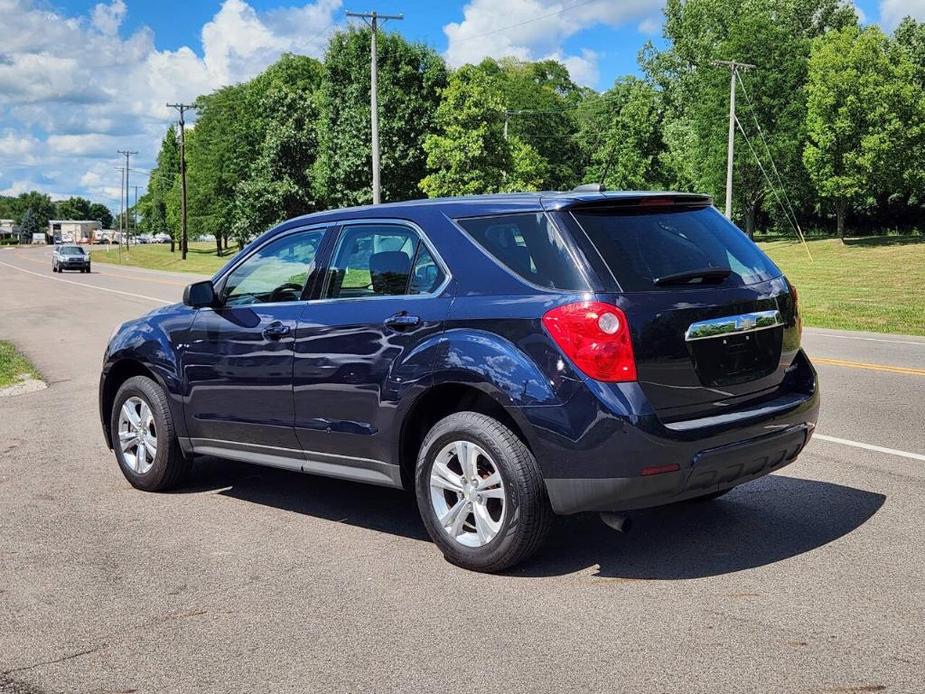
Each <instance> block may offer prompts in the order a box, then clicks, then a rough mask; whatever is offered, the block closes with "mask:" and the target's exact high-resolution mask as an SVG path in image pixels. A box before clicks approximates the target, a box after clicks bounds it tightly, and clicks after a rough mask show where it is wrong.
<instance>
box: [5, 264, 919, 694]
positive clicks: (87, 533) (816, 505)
mask: <svg viewBox="0 0 925 694" xmlns="http://www.w3.org/2000/svg"><path fill="white" fill-rule="evenodd" d="M188 281H190V276H188V275H176V274H168V273H155V272H149V271H142V270H134V269H130V268H116V267H111V266H105V265H102V264H98V265H96V266H95V267H94V273H93V274H92V275H89V276H88V275H81V274H72V275H71V274H69V275H65V276H64V277H63V278H62V277H60V276H58V275H52V274H51V272H50V259H49V258H48V255H47V251H46V250H44V249H35V250H27V251H23V250H16V251H0V337H3V338H12V339H13V340H14V341H15V342H16V343H17V344H18V345H19V346H20V347H21V348H22V349H23V350H24V351H25V352H26V353H27V354H28V355H29V356H30V357H31V358H32V359H33V361H34V362H35V363H36V365H37V366H38V368H39V369H40V370H41V371H42V373H43V374H44V375H45V376H46V378H47V379H48V380H49V382H50V387H49V388H48V389H46V390H44V391H41V392H36V393H31V394H27V395H22V396H18V397H16V398H4V399H0V693H3V694H7V693H8V692H19V691H22V692H134V691H138V692H231V691H248V692H255V691H294V692H305V691H324V692H327V691H364V690H365V691H399V690H401V691H426V692H430V691H436V690H440V691H443V692H455V691H469V690H473V689H477V690H479V691H481V692H511V691H518V690H531V691H556V692H560V691H565V690H594V691H608V692H614V691H627V692H629V691H639V692H641V691H658V692H719V691H754V692H771V691H787V692H868V691H883V690H886V691H890V692H894V691H895V692H922V691H925V644H923V636H925V634H923V625H925V588H923V586H925V566H923V565H925V540H923V528H925V504H923V501H922V499H923V496H925V494H923V493H925V458H923V456H925V424H923V422H925V339H922V338H906V337H898V336H887V335H866V334H859V333H843V332H836V331H822V330H810V329H807V330H806V334H805V343H806V345H807V349H808V350H809V352H810V355H811V356H812V357H813V358H814V359H816V362H817V364H818V369H819V372H820V375H821V378H822V384H823V385H822V387H823V393H824V413H823V416H822V420H821V422H820V427H819V433H820V435H822V436H826V437H831V439H829V440H825V439H823V438H821V437H820V436H817V437H816V439H814V440H813V442H812V443H811V444H810V446H809V447H808V448H807V450H806V452H805V453H804V454H803V456H802V457H801V458H800V460H799V461H798V462H797V463H796V464H794V465H792V466H790V467H789V468H787V469H786V470H785V471H784V472H783V473H782V474H777V475H772V476H770V477H768V478H765V479H763V480H759V481H757V482H754V483H752V484H750V485H746V486H745V487H742V488H739V489H737V490H735V491H734V492H733V493H732V494H730V495H729V496H728V497H726V498H725V499H724V500H723V501H719V502H716V503H714V504H709V505H681V506H679V507H677V508H669V509H663V510H659V511H652V512H645V513H639V514H637V515H636V516H635V518H634V521H635V529H634V530H633V532H632V533H630V534H629V535H625V536H623V535H618V534H616V533H613V532H612V531H609V530H607V529H606V528H605V527H604V526H603V525H602V524H600V522H599V521H598V520H597V519H596V518H594V517H590V516H589V517H576V518H570V519H565V520H563V522H561V523H560V525H559V526H558V528H557V530H556V532H555V534H554V536H553V537H552V539H551V542H550V543H549V545H548V546H547V547H546V549H545V550H544V551H543V552H542V553H541V554H540V555H538V556H537V557H536V559H535V560H534V561H532V562H530V563H529V564H527V565H526V566H524V567H522V568H521V569H519V570H516V571H514V572H513V573H511V574H508V575H504V576H485V575H478V574H472V573H466V572H464V571H461V570H459V569H455V568H453V567H452V566H450V565H449V564H447V563H446V562H444V560H443V559H442V557H441V556H440V555H439V553H438V552H436V551H435V549H434V547H433V546H432V545H431V544H430V543H429V542H428V541H427V540H426V536H425V533H424V529H423V527H422V525H421V523H420V521H419V520H418V519H417V517H416V515H415V511H414V507H413V503H412V501H411V500H410V498H409V497H407V496H405V495H404V494H402V493H400V492H398V491H392V490H385V489H379V488H375V487H366V486H362V485H357V484H352V483H348V482H339V481H334V480H326V479H321V478H316V477H309V476H300V475H297V474H293V473H287V472H282V471H276V470H270V469H262V468H257V467H250V466H247V465H243V464H235V463H224V462H220V461H215V460H209V461H204V462H203V463H200V464H198V465H197V466H196V468H195V473H194V479H193V482H192V485H191V486H190V487H188V488H187V489H185V490H183V491H182V492H179V493H173V494H160V495H158V494H143V493H141V492H137V491H134V490H133V489H131V488H130V487H129V485H128V484H127V483H126V482H125V480H124V479H123V477H122V475H121V474H120V472H119V471H118V469H117V467H116V464H115V462H114V460H113V458H112V455H111V453H110V452H109V451H108V450H107V449H106V447H105V445H104V443H103V439H102V435H101V433H100V430H99V429H100V427H99V422H98V419H97V414H96V386H97V378H98V371H99V362H100V357H101V355H102V352H103V349H104V346H105V343H106V341H107V339H108V337H109V334H110V332H111V330H112V329H113V327H114V326H116V325H117V324H118V323H120V322H121V321H123V320H126V319H128V318H130V317H133V316H136V315H138V314H139V313H141V312H142V311H145V310H148V309H150V308H152V307H153V306H156V305H157V304H158V302H167V301H174V300H176V299H177V297H178V296H179V294H180V291H181V288H182V286H183V285H184V284H185V283H186V282H188ZM91 287H92V288H91ZM104 290H105V291H104ZM116 292H118V293H116ZM844 362H854V363H859V364H862V365H861V366H858V365H857V364H855V365H846V364H845V363H844ZM891 369H892V370H891ZM832 439H835V440H832ZM840 440H845V441H848V442H856V443H859V444H862V445H872V446H878V447H881V448H887V449H896V450H897V451H898V452H899V453H902V452H905V453H906V454H907V456H903V455H900V454H897V453H886V452H882V451H878V450H870V449H865V448H858V447H856V446H855V445H849V444H846V443H840V442H838V441H840ZM908 454H911V456H912V457H908ZM916 455H917V456H919V457H918V459H916V458H915V457H914V456H916Z"/></svg>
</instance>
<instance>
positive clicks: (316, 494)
mask: <svg viewBox="0 0 925 694" xmlns="http://www.w3.org/2000/svg"><path fill="white" fill-rule="evenodd" d="M208 490H221V491H220V492H219V493H220V494H222V495H223V496H228V497H232V498H235V499H241V500H242V501H249V502H251V503H254V504H263V505H264V506H272V507H274V508H278V509H282V510H284V511H292V512H294V513H302V514H305V515H308V516H314V517H317V518H324V519H326V520H332V521H337V522H339V523H347V524H349V525H355V526H358V527H361V528H369V529H371V530H377V531H379V532H385V533H391V534H393V535H401V536H404V537H409V538H412V539H415V540H426V541H428V542H429V541H430V538H429V537H428V536H427V531H426V530H425V529H424V524H423V523H422V522H421V519H420V516H418V510H417V505H416V504H415V501H414V497H413V496H412V495H411V494H409V493H407V492H404V491H402V490H400V489H392V488H390V487H378V486H374V485H371V484H361V483H359V482H348V481H345V480H337V479H332V478H329V477H321V476H318V475H306V474H302V473H299V472H290V471H288V470H278V469H276V468H271V467H262V466H258V465H248V464H247V463H238V462H234V461H230V460H220V459H218V458H197V459H196V464H195V465H194V466H193V472H192V474H191V477H190V480H189V484H188V485H186V486H185V487H183V488H181V489H179V490H177V491H178V493H184V492H202V491H208Z"/></svg>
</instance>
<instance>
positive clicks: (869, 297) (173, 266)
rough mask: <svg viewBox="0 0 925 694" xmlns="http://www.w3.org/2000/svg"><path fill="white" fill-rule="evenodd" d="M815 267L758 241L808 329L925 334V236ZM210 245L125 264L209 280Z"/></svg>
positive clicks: (785, 243) (790, 248)
mask: <svg viewBox="0 0 925 694" xmlns="http://www.w3.org/2000/svg"><path fill="white" fill-rule="evenodd" d="M808 243H809V248H810V252H811V253H812V254H813V258H814V262H810V260H809V258H808V257H807V255H806V251H805V249H804V248H803V247H802V245H801V244H799V243H798V242H796V241H792V240H775V241H763V242H759V244H758V245H759V246H761V247H762V248H763V249H764V250H765V252H767V253H768V255H770V256H771V257H772V258H773V259H774V262H776V263H777V264H778V266H779V267H780V268H781V269H782V270H783V271H784V272H785V273H787V276H788V277H789V278H790V280H791V281H792V282H793V283H794V284H795V285H796V287H797V289H798V290H799V292H800V303H801V305H802V308H803V320H804V323H805V324H806V325H814V326H818V327H823V328H842V329H846V330H870V331H873V332H893V333H903V334H907V335H925V238H923V237H921V236H877V237H865V238H858V239H847V240H846V241H845V242H844V243H842V242H841V241H839V240H838V239H817V240H812V241H809V242H808ZM233 254H234V252H233V251H228V252H226V254H225V255H223V256H222V257H219V256H218V255H216V252H215V246H214V245H213V244H210V243H197V244H191V245H190V252H189V257H188V258H187V260H186V261H185V262H184V261H182V260H180V253H179V251H178V252H176V253H170V247H169V246H168V245H166V244H152V245H147V246H133V247H132V249H131V250H130V251H128V252H126V251H125V250H124V249H123V251H122V263H123V264H125V265H135V266H138V267H148V268H157V269H160V270H179V271H186V272H196V273H199V274H203V275H210V274H212V273H214V272H215V271H216V270H218V269H219V268H220V267H222V266H223V265H224V264H225V263H226V262H228V260H229V259H230V258H231V257H232V256H233ZM93 261H94V262H103V263H107V262H108V263H118V262H119V254H118V251H117V250H116V249H112V250H110V251H108V252H107V251H105V250H100V249H99V248H94V249H93Z"/></svg>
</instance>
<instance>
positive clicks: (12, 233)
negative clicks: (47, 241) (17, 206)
mask: <svg viewBox="0 0 925 694" xmlns="http://www.w3.org/2000/svg"><path fill="white" fill-rule="evenodd" d="M0 242H2V243H29V239H27V240H25V241H23V239H22V233H21V232H20V230H19V226H18V225H17V224H16V223H15V222H14V221H13V220H12V219H0Z"/></svg>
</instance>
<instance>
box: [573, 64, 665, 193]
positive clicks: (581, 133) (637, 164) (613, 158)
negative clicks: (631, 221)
mask: <svg viewBox="0 0 925 694" xmlns="http://www.w3.org/2000/svg"><path fill="white" fill-rule="evenodd" d="M578 116H579V122H580V123H581V126H580V128H579V130H578V133H577V134H576V141H577V142H578V143H579V145H580V148H581V151H582V153H583V155H584V157H583V158H584V161H585V162H586V165H585V168H584V174H583V175H582V178H583V180H585V181H588V182H592V181H593V182H598V183H603V184H604V185H605V186H606V187H607V188H609V189H624V190H652V189H659V188H665V187H667V186H666V179H665V176H664V175H663V169H664V166H663V164H664V161H663V158H662V155H663V152H664V150H665V143H664V141H663V139H662V125H663V114H662V106H661V97H660V95H659V93H658V92H657V91H656V89H655V88H654V87H653V86H652V85H651V84H650V83H647V82H645V81H643V80H640V79H638V78H636V77H623V78H620V79H618V80H617V81H616V83H615V84H614V86H613V87H612V88H611V89H609V90H608V91H606V92H604V94H602V95H595V96H593V97H590V98H588V99H587V100H586V101H585V102H584V103H583V104H582V105H581V106H580V107H579V109H578Z"/></svg>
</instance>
